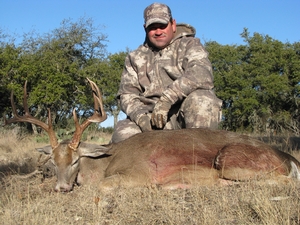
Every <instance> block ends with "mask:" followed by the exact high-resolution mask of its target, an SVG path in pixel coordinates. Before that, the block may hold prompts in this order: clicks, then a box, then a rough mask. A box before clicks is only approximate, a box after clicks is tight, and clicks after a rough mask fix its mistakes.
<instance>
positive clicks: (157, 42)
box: [146, 20, 176, 49]
mask: <svg viewBox="0 0 300 225" xmlns="http://www.w3.org/2000/svg"><path fill="white" fill-rule="evenodd" d="M175 31H176V22H175V20H173V23H171V22H169V23H168V24H161V23H153V24H151V25H149V26H148V27H147V28H146V33H147V36H148V39H149V41H150V42H151V43H152V44H153V45H154V46H155V47H156V48H158V49H163V48H165V47H166V46H167V45H168V44H169V43H170V42H171V40H172V39H173V37H174V33H175Z"/></svg>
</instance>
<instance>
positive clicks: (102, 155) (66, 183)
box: [6, 79, 300, 192]
mask: <svg viewBox="0 0 300 225" xmlns="http://www.w3.org/2000/svg"><path fill="white" fill-rule="evenodd" d="M88 82H89V84H90V85H91V87H92V90H93V98H94V109H95V111H94V114H93V116H91V117H90V118H88V119H87V120H86V121H84V122H83V123H82V124H81V125H80V124H79V122H78V119H77V116H76V112H75V110H74V111H73V116H74V120H75V126H76V131H75V133H74V136H73V139H72V140H71V141H62V142H61V143H58V141H57V138H56V136H55V133H54V131H53V128H52V122H51V115H50V110H48V111H49V116H48V124H46V123H44V122H41V121H39V120H37V119H35V118H34V117H32V116H31V115H30V113H29V109H28V105H27V99H26V83H25V85H24V100H23V106H24V109H25V115H24V116H19V115H18V114H17V112H16V106H15V104H14V100H13V93H12V94H11V104H12V110H13V115H14V117H13V118H11V119H9V120H7V121H6V124H9V123H14V122H29V123H33V124H36V125H38V126H40V127H42V128H43V129H44V130H45V131H47V133H48V135H49V137H50V143H51V145H50V146H46V147H44V148H41V149H38V150H39V151H40V152H43V153H45V154H49V155H50V156H51V157H50V158H51V161H52V162H53V164H54V165H55V168H56V175H57V184H56V186H55V190H56V191H62V192H67V191H71V190H72V188H73V184H74V183H75V181H76V182H77V183H78V184H85V183H91V182H96V183H98V185H99V187H100V188H101V189H110V188H114V187H116V186H119V185H121V186H122V185H124V186H130V187H136V186H144V185H158V186H162V187H163V188H170V189H173V188H189V187H193V186H199V185H213V184H218V183H222V182H223V181H227V180H232V181H245V180H249V179H256V178H260V177H262V178H265V177H271V178H273V177H276V176H286V177H293V178H296V179H297V180H300V173H299V168H300V163H299V161H297V160H296V159H295V158H294V157H292V156H291V155H289V154H287V153H284V152H282V151H279V150H275V149H273V148H271V147H270V146H269V145H267V144H265V143H263V142H261V141H259V140H256V139H253V138H250V137H248V136H246V135H239V134H237V133H234V132H228V131H223V130H210V129H199V128H197V129H182V130H158V131H152V132H145V133H141V134H137V135H135V136H133V137H131V138H129V139H127V140H124V141H122V142H119V143H111V144H108V145H96V144H88V143H83V142H80V138H81V135H82V133H83V131H84V130H85V129H86V128H87V127H88V126H89V125H90V124H91V123H92V122H102V121H104V120H105V119H106V114H105V112H104V109H103V103H102V98H101V92H100V90H99V88H98V87H97V85H96V84H95V83H94V82H92V81H91V80H89V79H88Z"/></svg>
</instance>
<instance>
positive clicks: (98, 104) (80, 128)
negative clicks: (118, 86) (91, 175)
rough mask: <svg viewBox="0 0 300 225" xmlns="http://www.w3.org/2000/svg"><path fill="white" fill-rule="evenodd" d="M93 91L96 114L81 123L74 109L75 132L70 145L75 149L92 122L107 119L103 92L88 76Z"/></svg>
mask: <svg viewBox="0 0 300 225" xmlns="http://www.w3.org/2000/svg"><path fill="white" fill-rule="evenodd" d="M87 80H88V82H89V84H90V86H91V88H92V91H93V98H94V114H93V115H92V116H91V117H89V118H88V119H86V120H85V121H84V122H83V123H82V124H81V125H80V124H79V122H78V118H77V115H76V111H75V109H74V110H73V116H74V121H75V127H76V128H75V133H74V136H73V139H72V141H71V143H70V144H69V146H70V147H71V148H72V149H73V150H76V149H77V147H78V144H79V142H80V139H81V136H82V133H83V132H84V130H85V129H86V128H87V127H88V126H89V125H90V124H91V123H100V122H102V121H104V120H106V118H107V115H106V112H105V111H104V107H103V101H102V94H101V92H100V90H99V88H98V86H97V85H96V84H95V83H94V82H93V81H91V80H90V79H89V78H87Z"/></svg>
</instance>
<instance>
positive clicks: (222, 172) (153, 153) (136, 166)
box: [81, 129, 300, 188]
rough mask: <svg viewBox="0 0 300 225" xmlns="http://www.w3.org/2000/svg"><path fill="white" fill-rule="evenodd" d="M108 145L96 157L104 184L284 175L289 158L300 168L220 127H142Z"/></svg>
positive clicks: (198, 182) (212, 181)
mask: <svg viewBox="0 0 300 225" xmlns="http://www.w3.org/2000/svg"><path fill="white" fill-rule="evenodd" d="M110 147H111V149H110V151H109V152H108V153H109V154H111V156H109V157H107V158H105V160H104V159H99V164H102V167H105V168H106V167H107V168H106V169H105V171H104V173H103V174H102V175H101V177H102V176H103V175H104V177H103V178H104V179H102V178H99V180H102V181H101V184H100V185H101V186H102V187H103V188H112V187H114V186H116V185H120V184H123V185H128V186H137V185H150V184H155V185H162V186H165V187H169V188H177V187H189V186H190V185H207V184H215V183H217V182H218V181H219V178H225V179H231V180H246V179H250V178H254V177H257V175H258V174H268V173H272V172H275V173H274V174H275V175H288V174H289V172H290V171H289V170H290V167H291V166H290V162H291V161H294V162H295V164H296V165H297V166H298V168H299V165H300V163H299V162H298V161H297V160H296V159H294V158H293V157H292V156H290V155H288V154H286V153H283V152H279V151H277V150H274V149H272V148H271V147H270V146H268V145H266V144H264V143H263V142H260V141H258V140H256V139H252V138H249V137H248V136H244V135H238V134H236V133H232V132H226V131H220V130H218V131H213V130H209V129H183V130H164V131H154V132H146V133H141V134H138V135H135V136H133V137H131V138H129V139H127V140H125V141H123V142H120V143H117V144H113V145H111V146H110ZM104 164H105V166H103V165H104ZM84 166H86V165H83V164H81V167H84ZM85 170H86V169H85ZM86 171H87V170H86ZM94 171H95V170H94ZM98 171H99V173H100V170H98Z"/></svg>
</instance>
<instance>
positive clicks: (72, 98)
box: [0, 18, 107, 125]
mask: <svg viewBox="0 0 300 225" xmlns="http://www.w3.org/2000/svg"><path fill="white" fill-rule="evenodd" d="M106 41H107V37H106V35H104V34H102V33H101V30H100V28H99V27H95V26H94V24H93V21H92V20H91V19H85V18H81V19H80V20H79V21H77V22H73V21H72V20H64V21H63V22H62V23H61V27H59V28H57V29H55V30H53V31H52V32H50V33H47V34H45V35H43V36H39V35H34V34H27V35H25V36H24V40H23V42H22V43H21V44H20V47H17V48H14V46H10V45H6V46H5V48H2V49H1V53H2V54H1V59H0V60H1V64H2V65H5V66H1V80H5V81H6V83H5V86H6V87H7V88H6V89H5V93H7V92H8V93H9V92H10V91H11V90H14V92H15V94H16V96H17V99H18V102H22V88H23V85H24V83H25V80H27V81H28V84H29V85H28V91H29V93H30V94H29V98H28V101H29V105H30V106H31V109H30V110H31V112H32V114H33V115H35V116H38V117H40V118H44V117H46V116H47V110H46V109H47V108H48V107H49V108H51V110H52V111H53V112H56V115H57V116H56V120H55V122H56V123H61V125H65V124H64V123H65V119H66V118H69V117H70V116H72V113H71V112H72V109H73V108H74V107H77V108H78V109H79V110H77V111H78V112H80V114H82V116H88V115H90V113H91V112H92V110H91V107H93V103H92V94H91V90H90V87H89V86H88V85H87V83H86V79H85V78H86V77H87V74H86V70H85V69H86V68H87V67H88V66H89V65H90V64H91V63H92V62H93V61H94V60H103V59H104V58H105V56H106V45H105V42H106ZM95 77H96V78H97V79H101V77H100V75H99V74H96V75H95ZM4 102H7V101H6V99H4ZM5 106H7V104H5Z"/></svg>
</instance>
